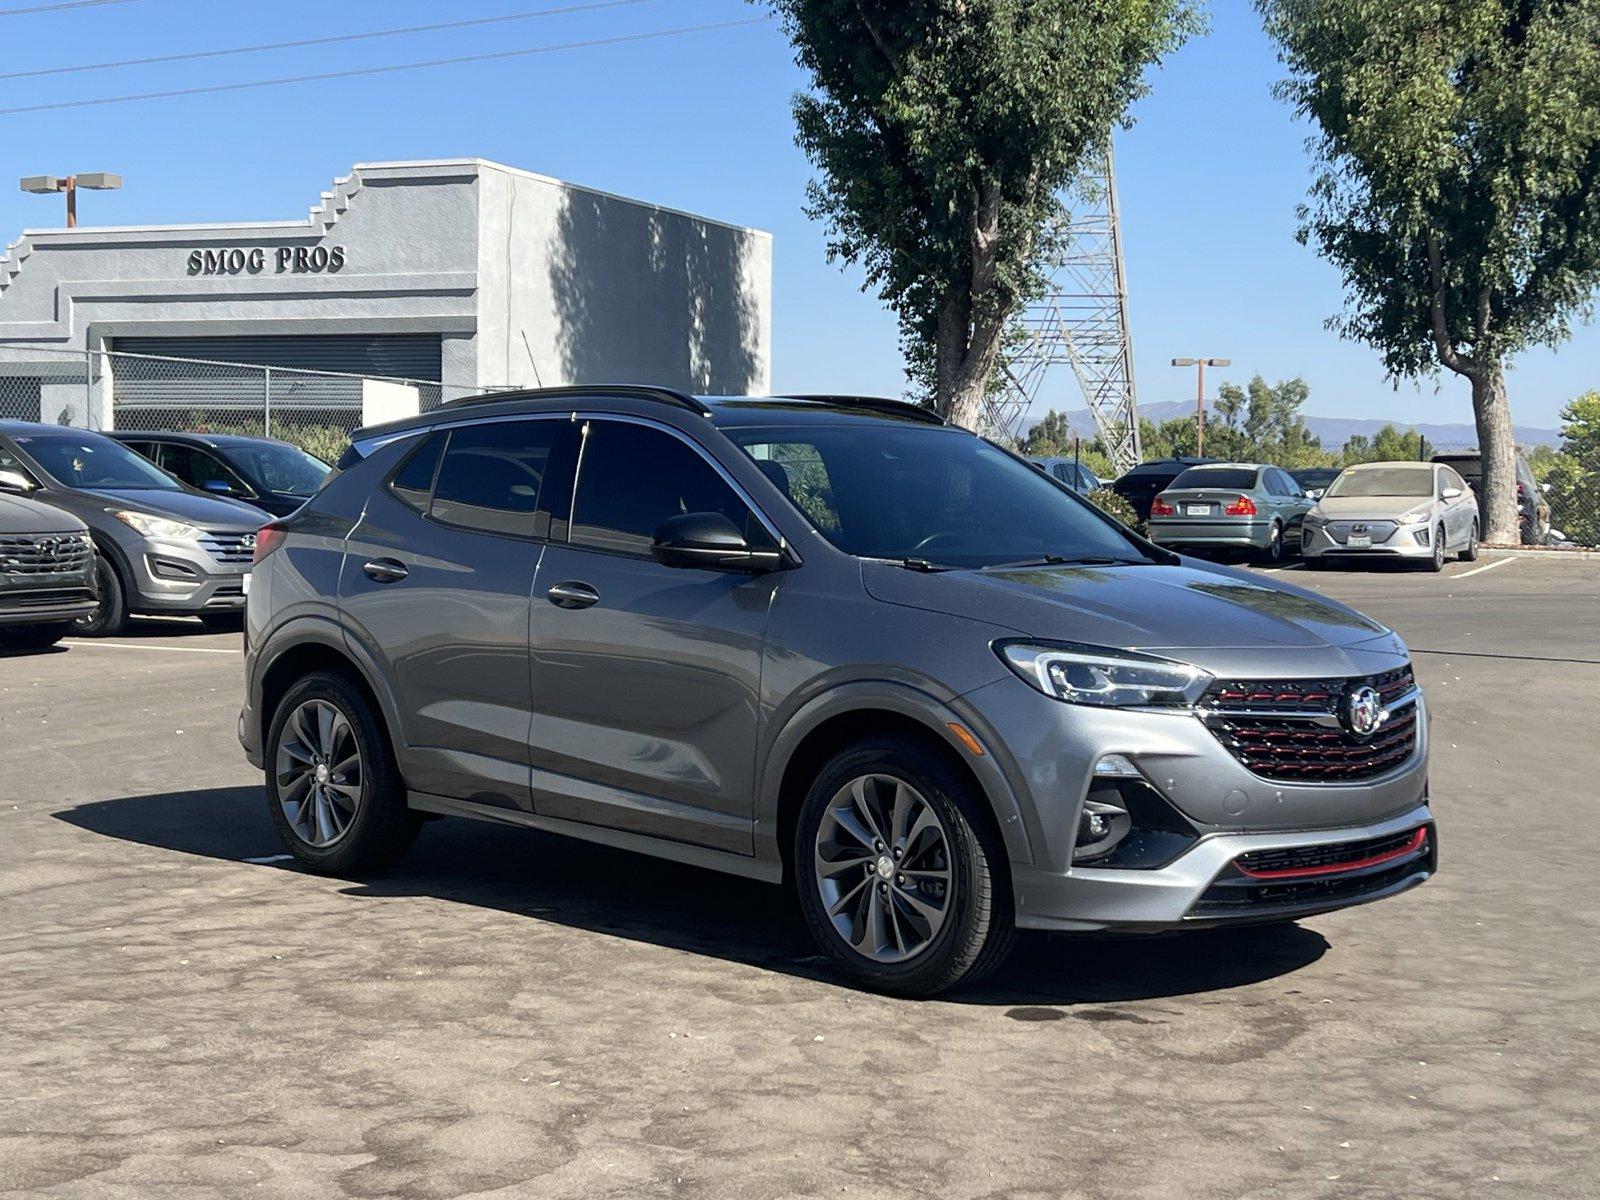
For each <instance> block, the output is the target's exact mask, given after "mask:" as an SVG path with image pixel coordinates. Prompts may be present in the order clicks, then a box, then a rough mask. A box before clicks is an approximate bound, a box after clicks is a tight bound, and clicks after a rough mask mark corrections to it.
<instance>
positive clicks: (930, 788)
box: [793, 735, 1015, 997]
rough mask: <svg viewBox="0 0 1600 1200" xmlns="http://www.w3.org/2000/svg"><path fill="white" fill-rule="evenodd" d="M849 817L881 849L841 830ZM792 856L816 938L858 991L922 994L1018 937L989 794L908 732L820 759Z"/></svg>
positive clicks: (962, 975) (995, 958)
mask: <svg viewBox="0 0 1600 1200" xmlns="http://www.w3.org/2000/svg"><path fill="white" fill-rule="evenodd" d="M902 797H904V798H905V804H906V809H905V812H904V818H903V821H902V822H901V828H900V829H899V830H898V836H897V831H896V829H895V828H894V825H895V821H894V818H895V810H896V807H897V801H898V800H899V799H900V798H902ZM836 813H837V814H839V815H840V816H841V817H842V818H843V821H841V820H839V819H836V818H835V814H836ZM868 815H870V816H871V817H872V820H871V821H868V820H867V819H866V817H867V816H868ZM925 817H931V819H932V824H928V823H927V822H926V821H925V819H924V818H925ZM852 818H853V819H854V828H855V829H857V830H859V831H860V832H861V833H865V834H868V835H870V834H872V833H874V832H883V833H884V839H886V841H885V849H884V850H883V851H879V850H878V849H877V846H876V845H873V846H870V847H869V846H864V845H862V844H861V838H860V837H859V836H857V835H856V834H853V833H851V832H850V831H849V830H850V827H851V826H850V822H851V819H852ZM880 826H887V827H888V829H887V832H884V830H883V829H882V828H880ZM907 832H909V833H911V834H912V836H911V837H909V838H906V837H905V836H904V835H905V834H906V833H907ZM873 841H874V842H877V841H878V839H876V838H873ZM901 850H904V855H903V856H902V855H901V854H900V853H899V852H900V851H901ZM891 854H892V855H893V857H891ZM793 862H794V867H795V870H794V874H795V884H796V891H797V892H798V893H799V896H800V908H801V911H802V913H803V914H804V915H805V920H806V924H807V926H809V927H810V930H811V935H812V937H813V938H815V939H816V942H817V944H818V945H819V946H820V947H821V948H822V950H823V952H824V953H825V954H827V956H828V957H829V958H830V959H832V960H833V962H834V964H835V965H836V966H837V967H838V968H839V969H840V971H841V972H843V973H844V974H845V975H846V976H847V977H849V978H850V979H851V980H852V981H853V982H855V983H856V984H859V985H860V986H862V987H864V988H868V989H871V990H873V991H879V992H887V993H889V994H892V995H896V996H913V997H921V996H932V995H935V994H936V993H939V992H942V991H945V990H947V989H949V988H952V987H955V986H957V985H958V984H970V983H975V982H977V981H978V980H980V979H982V978H983V977H984V976H985V975H987V974H989V972H990V971H992V970H994V968H995V967H997V966H999V964H1000V963H1001V961H1003V960H1004V958H1005V956H1006V954H1007V953H1009V951H1010V949H1011V946H1012V943H1013V941H1014V940H1015V920H1014V916H1013V907H1012V896H1011V882H1010V875H1009V872H1008V871H1007V869H1006V855H1005V848H1004V845H1003V844H1002V842H1001V840H1000V835H999V832H998V830H997V829H996V827H995V824H994V819H993V815H992V814H991V812H990V811H989V807H988V801H987V800H986V799H985V798H984V797H983V796H982V795H981V794H979V793H978V792H977V791H976V790H975V789H974V788H973V786H972V784H971V783H970V782H969V781H967V780H966V779H964V778H962V777H961V775H960V774H959V773H958V772H957V771H956V770H955V769H954V768H953V767H951V766H950V764H949V763H948V762H947V761H946V760H945V759H944V757H943V755H942V753H941V752H940V751H939V750H938V749H934V748H931V747H930V746H929V744H927V743H924V742H921V741H918V740H916V739H914V738H909V737H904V736H896V735H884V736H881V737H874V738H869V739H867V740H866V741H863V742H860V743H858V744H857V745H855V746H852V747H851V748H849V749H847V750H845V751H843V752H842V753H840V754H839V755H838V756H836V757H835V758H834V759H833V760H832V761H831V762H829V763H828V764H827V765H826V766H825V767H823V769H822V770H821V772H819V773H818V775H817V777H816V779H815V780H814V781H813V782H812V785H811V788H810V791H809V792H807V794H806V798H805V802H804V804H803V805H802V807H801V810H800V819H799V821H798V822H797V826H796V830H795V844H794V859H793ZM886 864H887V865H886ZM906 864H915V865H916V867H917V868H918V869H917V870H913V869H912V868H911V867H910V866H907V865H906ZM941 864H942V869H941ZM830 865H831V866H833V867H834V868H836V869H834V870H827V869H826V868H827V867H829V866H830ZM857 867H859V868H860V869H861V872H862V873H861V875H859V876H858V875H856V873H855V871H856V869H857ZM868 870H871V871H872V874H871V875H868V874H867V871H868ZM901 870H904V871H907V872H909V874H910V875H911V876H916V875H921V876H923V878H922V879H913V878H908V876H907V875H901V874H900V873H899V872H900V871H901ZM941 874H942V876H943V880H942V882H941V880H940V879H939V878H938V876H940V875H941ZM851 880H859V882H858V883H851V882H850V881H851ZM941 887H942V888H943V894H942V896H940V895H939V894H938V893H939V889H940V888H941ZM863 889H864V890H863ZM874 893H875V894H876V897H877V898H876V899H874ZM852 895H854V896H856V897H857V900H856V901H850V899H849V897H850V896H852ZM941 899H942V901H943V903H942V907H941V905H940V904H939V901H940V900H941ZM830 905H831V906H833V907H835V908H836V909H838V913H837V916H833V915H830V914H829V911H828V910H829V907H830ZM929 911H933V912H937V913H938V914H939V918H938V923H937V924H935V923H934V922H933V921H932V920H929V919H925V918H924V916H923V915H922V914H923V913H925V912H929ZM874 914H875V915H874ZM836 920H838V921H839V922H840V925H842V926H844V927H845V928H843V929H841V928H840V927H839V926H836V924H835V921H836ZM852 928H853V929H854V930H856V931H858V932H857V934H856V936H855V944H852V935H851V933H850V930H851V929H852ZM919 943H920V944H919Z"/></svg>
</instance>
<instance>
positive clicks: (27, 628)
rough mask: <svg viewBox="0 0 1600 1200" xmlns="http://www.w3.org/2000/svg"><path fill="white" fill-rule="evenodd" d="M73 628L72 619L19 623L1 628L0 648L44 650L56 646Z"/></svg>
mask: <svg viewBox="0 0 1600 1200" xmlns="http://www.w3.org/2000/svg"><path fill="white" fill-rule="evenodd" d="M71 629H72V623H71V622H70V621H62V622H59V623H57V624H54V625H19V626H17V627H16V628H14V629H0V650H43V649H44V648H45V647H47V646H54V645H55V644H56V643H57V642H59V641H60V640H61V639H62V638H64V637H66V636H67V634H68V632H70V631H71Z"/></svg>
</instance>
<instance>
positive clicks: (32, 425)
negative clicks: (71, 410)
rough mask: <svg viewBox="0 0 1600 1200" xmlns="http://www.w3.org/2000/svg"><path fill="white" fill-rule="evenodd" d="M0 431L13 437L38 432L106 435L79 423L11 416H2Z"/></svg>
mask: <svg viewBox="0 0 1600 1200" xmlns="http://www.w3.org/2000/svg"><path fill="white" fill-rule="evenodd" d="M0 433H4V434H9V435H10V436H11V437H18V436H26V435H28V434H38V433H92V434H94V435H95V436H97V437H105V436H106V435H105V434H103V433H101V432H100V431H99V430H98V429H84V428H82V427H81V426H78V425H52V424H50V423H49V422H48V421H13V420H11V419H9V418H0Z"/></svg>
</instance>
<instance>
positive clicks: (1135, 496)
mask: <svg viewBox="0 0 1600 1200" xmlns="http://www.w3.org/2000/svg"><path fill="white" fill-rule="evenodd" d="M1216 461H1217V460H1216V459H1214V458H1193V457H1184V458H1156V459H1152V460H1150V461H1149V462H1142V463H1140V464H1139V465H1138V466H1137V467H1134V468H1133V470H1131V471H1129V472H1127V474H1125V475H1120V476H1118V477H1117V480H1116V482H1114V483H1113V484H1112V485H1111V490H1112V491H1113V492H1115V493H1116V494H1117V495H1119V496H1121V497H1122V498H1123V499H1124V500H1126V501H1127V502H1128V503H1129V504H1131V505H1133V511H1134V513H1135V514H1136V515H1137V516H1138V518H1139V520H1141V521H1148V520H1149V519H1150V505H1151V503H1152V502H1153V501H1154V500H1155V498H1156V497H1157V496H1159V495H1160V494H1161V493H1162V492H1164V491H1166V489H1167V486H1168V485H1169V484H1170V483H1171V482H1172V481H1173V480H1174V479H1176V478H1177V477H1178V476H1179V475H1182V474H1183V473H1184V471H1186V470H1187V469H1188V468H1190V467H1193V466H1198V465H1199V464H1201V463H1209V462H1216Z"/></svg>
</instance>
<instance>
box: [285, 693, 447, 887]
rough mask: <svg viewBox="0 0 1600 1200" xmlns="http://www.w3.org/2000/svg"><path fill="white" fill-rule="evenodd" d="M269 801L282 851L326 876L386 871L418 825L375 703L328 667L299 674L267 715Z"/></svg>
mask: <svg viewBox="0 0 1600 1200" xmlns="http://www.w3.org/2000/svg"><path fill="white" fill-rule="evenodd" d="M267 807H268V809H269V810H270V813H271V816H272V823H273V824H274V825H276V826H277V827H278V833H279V835H280V836H281V837H282V838H283V841H284V844H285V845H286V846H287V847H288V849H289V852H290V853H291V854H293V855H294V856H295V858H297V859H299V860H300V862H301V863H302V864H303V865H304V866H306V867H307V868H309V869H310V870H313V871H316V872H318V873H320V874H324V875H352V876H359V875H368V874H374V873H376V872H379V871H382V870H384V869H385V868H386V867H389V866H391V865H392V864H393V863H395V862H396V861H397V860H398V859H399V858H400V856H401V855H403V854H404V853H405V852H406V850H407V849H409V848H410V846H411V842H412V840H413V839H414V838H415V837H416V836H417V829H418V827H419V825H420V821H419V820H418V818H417V815H416V814H415V813H413V812H412V811H411V810H410V809H409V808H407V807H406V793H405V787H404V786H403V784H402V783H401V780H400V772H399V769H398V768H397V767H396V766H395V763H394V754H393V751H392V750H391V748H390V745H389V737H388V734H387V733H386V732H385V731H384V728H383V723H382V721H381V720H380V718H379V716H378V714H377V713H376V712H375V711H374V709H373V706H372V703H371V702H370V701H369V700H368V699H367V698H366V696H364V695H363V694H362V693H361V691H360V690H359V689H358V688H357V687H355V685H354V684H352V683H351V682H350V681H349V680H348V679H346V678H344V676H342V675H336V674H333V673H332V672H327V671H318V672H315V673H313V674H311V675H307V676H306V677H305V678H304V679H302V680H300V682H299V683H297V684H295V685H294V686H293V687H292V688H290V689H289V691H288V694H287V695H285V696H284V698H283V701H282V702H281V703H280V704H279V705H278V708H277V711H276V712H275V713H274V714H273V717H272V726H271V729H270V731H269V732H268V734H267Z"/></svg>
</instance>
